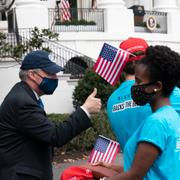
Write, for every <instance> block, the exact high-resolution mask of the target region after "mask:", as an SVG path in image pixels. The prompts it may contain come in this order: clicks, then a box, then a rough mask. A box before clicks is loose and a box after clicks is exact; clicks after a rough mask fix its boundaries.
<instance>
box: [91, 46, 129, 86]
mask: <svg viewBox="0 0 180 180" xmlns="http://www.w3.org/2000/svg"><path fill="white" fill-rule="evenodd" d="M128 57H129V53H128V52H127V51H124V50H122V49H117V48H115V47H113V46H111V45H109V44H107V43H104V45H103V47H102V50H101V52H100V55H99V57H98V59H97V61H96V63H95V65H94V67H93V69H94V71H95V72H96V73H97V74H99V75H100V76H101V77H102V78H104V79H105V80H106V81H107V82H108V83H110V84H111V85H115V84H116V83H117V81H118V80H119V77H120V75H121V72H122V70H123V68H124V66H125V64H126V62H127V59H128Z"/></svg>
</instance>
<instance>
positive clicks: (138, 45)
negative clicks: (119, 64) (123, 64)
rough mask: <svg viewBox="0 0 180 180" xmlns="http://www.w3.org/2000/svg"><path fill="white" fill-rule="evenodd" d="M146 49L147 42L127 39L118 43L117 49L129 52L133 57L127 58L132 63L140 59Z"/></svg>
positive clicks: (138, 39) (139, 39)
mask: <svg viewBox="0 0 180 180" xmlns="http://www.w3.org/2000/svg"><path fill="white" fill-rule="evenodd" d="M147 47H148V44H147V42H146V41H145V40H144V39H142V38H134V37H132V38H128V39H127V40H125V41H123V42H121V43H120V45H119V48H121V49H124V50H126V51H128V52H130V53H131V54H134V55H135V56H133V55H130V56H129V60H128V61H134V60H139V59H141V58H142V57H143V56H144V54H145V52H146V49H147Z"/></svg>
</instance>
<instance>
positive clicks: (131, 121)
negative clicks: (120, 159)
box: [107, 38, 180, 151]
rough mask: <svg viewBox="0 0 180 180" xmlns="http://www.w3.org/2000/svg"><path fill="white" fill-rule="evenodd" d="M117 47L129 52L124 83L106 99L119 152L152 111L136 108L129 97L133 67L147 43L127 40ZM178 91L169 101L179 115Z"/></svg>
mask: <svg viewBox="0 0 180 180" xmlns="http://www.w3.org/2000/svg"><path fill="white" fill-rule="evenodd" d="M119 47H120V48H121V49H124V50H126V51H128V52H130V53H131V54H130V56H129V59H128V62H127V64H126V66H125V68H124V70H123V71H124V75H125V81H124V82H123V83H122V84H121V85H120V86H119V88H118V89H116V90H115V91H114V92H113V93H112V94H111V96H110V97H109V99H108V102H107V113H108V120H109V122H110V125H111V127H112V129H113V132H114V134H115V135H116V137H117V140H118V142H119V143H120V146H121V150H122V151H124V147H125V145H126V143H127V141H128V139H129V138H130V137H131V136H132V135H133V133H134V132H135V131H136V129H137V128H138V127H139V126H140V124H141V123H142V121H143V120H144V119H145V118H146V117H147V116H149V115H150V114H151V113H152V111H151V108H150V105H149V104H146V105H145V106H138V105H136V104H135V103H134V101H133V100H132V97H131V87H132V86H133V84H134V83H135V74H134V73H135V65H136V63H137V62H138V60H140V59H141V58H142V57H143V56H144V54H145V51H146V49H147V47H148V44H147V42H146V41H145V40H144V39H141V38H128V39H127V40H125V41H123V42H122V43H121V44H120V45H119ZM179 99H180V89H179V88H177V87H175V88H174V91H173V93H172V95H171V96H170V100H171V103H172V106H173V107H174V108H175V109H176V111H177V112H178V113H179V114H180V100H179Z"/></svg>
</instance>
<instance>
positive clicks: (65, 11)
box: [59, 0, 71, 21]
mask: <svg viewBox="0 0 180 180" xmlns="http://www.w3.org/2000/svg"><path fill="white" fill-rule="evenodd" d="M59 8H60V16H61V21H70V19H71V12H70V4H69V1H68V0H61V1H60V5H59Z"/></svg>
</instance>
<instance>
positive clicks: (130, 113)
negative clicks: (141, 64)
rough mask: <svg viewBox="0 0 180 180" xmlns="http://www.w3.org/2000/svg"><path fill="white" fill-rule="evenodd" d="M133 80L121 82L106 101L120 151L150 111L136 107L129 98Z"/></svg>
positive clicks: (146, 107)
mask: <svg viewBox="0 0 180 180" xmlns="http://www.w3.org/2000/svg"><path fill="white" fill-rule="evenodd" d="M133 84H134V80H128V81H125V82H123V83H122V84H121V85H120V87H119V88H118V89H117V90H116V91H114V92H113V93H112V95H111V96H110V97H109V99H108V103H107V112H108V119H109V122H110V125H111V127H112V129H113V131H114V133H115V135H116V137H117V140H118V142H119V144H120V146H121V149H122V151H123V150H124V146H125V144H126V142H127V141H128V139H129V137H130V136H131V135H132V134H133V133H134V132H135V130H136V129H137V128H138V127H139V125H140V124H141V122H142V121H143V120H144V119H145V118H146V117H147V116H149V115H150V114H151V113H152V111H151V108H150V106H149V105H146V106H137V105H136V104H135V103H134V102H133V100H132V98H131V86H132V85H133Z"/></svg>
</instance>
